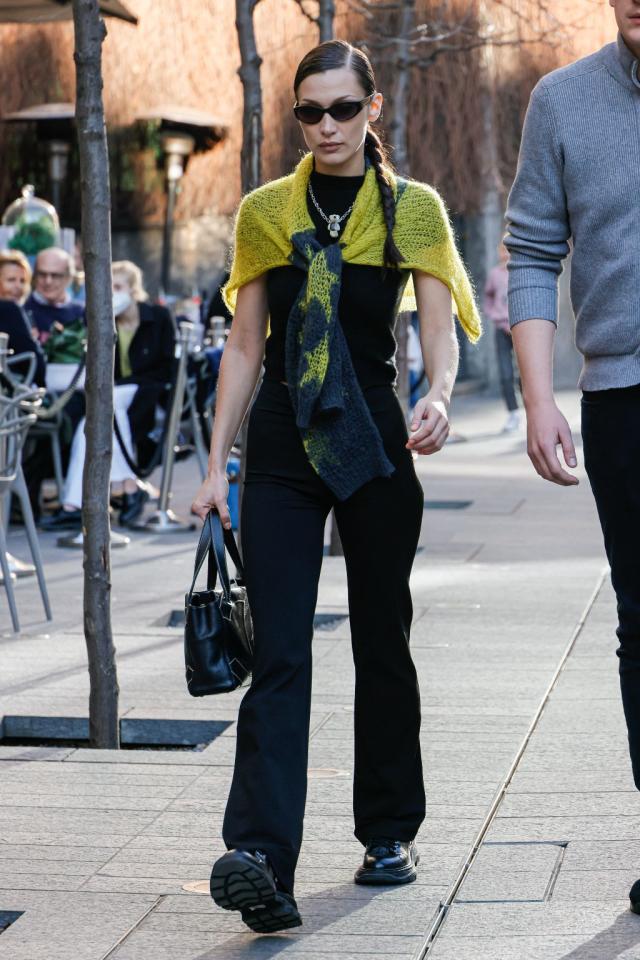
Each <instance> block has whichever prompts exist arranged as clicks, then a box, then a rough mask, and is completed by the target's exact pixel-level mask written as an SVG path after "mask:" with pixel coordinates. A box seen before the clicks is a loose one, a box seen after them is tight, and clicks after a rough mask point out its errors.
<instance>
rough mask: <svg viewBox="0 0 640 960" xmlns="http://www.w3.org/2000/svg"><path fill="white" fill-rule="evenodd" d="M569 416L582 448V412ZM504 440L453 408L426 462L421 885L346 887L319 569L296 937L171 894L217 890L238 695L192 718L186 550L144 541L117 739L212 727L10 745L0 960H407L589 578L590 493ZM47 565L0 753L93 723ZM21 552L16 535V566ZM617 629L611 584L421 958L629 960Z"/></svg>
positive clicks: (631, 813)
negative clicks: (214, 724)
mask: <svg viewBox="0 0 640 960" xmlns="http://www.w3.org/2000/svg"><path fill="white" fill-rule="evenodd" d="M562 404H563V407H564V409H565V411H566V412H567V413H568V414H569V415H570V419H571V420H572V422H573V423H574V425H576V426H577V417H578V403H577V397H576V396H575V395H573V394H567V395H565V396H564V397H563V400H562ZM503 419H504V414H503V411H502V408H501V406H500V404H499V403H498V402H496V401H492V400H486V399H483V398H477V397H468V398H461V399H460V400H459V401H457V402H456V405H455V407H454V424H455V428H456V430H457V432H459V433H460V434H462V435H464V436H466V437H467V442H462V443H457V444H451V445H448V446H447V448H446V449H445V451H443V453H441V454H440V455H438V457H434V458H428V459H424V460H421V461H419V471H420V476H421V478H422V480H423V483H424V487H425V494H426V497H427V501H428V504H429V505H430V507H437V506H438V504H440V507H442V503H441V502H442V501H448V502H449V503H448V507H449V509H439V508H438V509H427V510H425V520H424V524H423V532H422V539H421V552H420V554H419V556H418V558H417V561H416V565H415V569H414V575H413V581H412V582H413V593H414V602H415V621H414V628H413V650H414V656H415V659H416V663H417V666H418V670H419V674H420V681H421V689H422V698H423V714H424V722H423V748H424V761H425V779H426V783H427V792H428V816H427V820H426V822H425V824H424V826H423V828H422V830H421V833H420V837H419V842H420V851H421V854H422V860H421V867H420V877H419V880H418V882H417V883H415V884H412V885H410V886H408V887H404V888H396V889H389V890H384V891H382V890H379V891H375V890H374V891H370V890H367V889H366V888H360V887H356V886H354V885H353V883H352V874H353V870H354V868H355V867H356V866H357V864H358V862H359V861H360V858H361V847H360V846H359V844H358V843H357V841H355V840H354V838H353V835H352V830H353V825H352V819H351V809H350V794H351V764H352V738H351V726H352V720H353V717H352V690H353V669H352V665H351V655H350V645H349V640H348V623H347V621H346V619H341V618H342V617H345V615H346V595H345V580H344V565H343V562H342V560H341V559H339V558H333V557H327V558H326V559H325V563H324V568H323V575H322V582H321V588H320V602H319V608H318V610H319V613H325V614H332V615H334V617H335V619H333V620H332V621H330V622H329V623H328V624H325V625H324V626H325V629H318V631H317V633H316V638H315V647H314V651H315V652H314V656H315V661H314V698H313V708H312V709H313V716H312V740H311V755H310V768H311V770H310V782H309V801H308V815H307V820H306V825H305V840H304V845H303V851H302V856H301V862H300V868H299V872H298V886H297V889H296V895H297V897H298V901H299V904H300V906H301V910H302V913H303V917H304V926H303V927H302V928H301V930H300V932H292V933H290V934H285V935H274V936H269V937H255V936H253V935H251V934H250V933H248V932H246V928H244V926H243V925H242V924H241V923H240V922H238V920H237V919H236V917H235V916H234V915H229V914H226V913H224V912H222V911H218V910H217V909H216V908H215V907H214V905H213V904H212V903H211V901H210V899H209V897H208V896H207V895H206V894H204V895H203V894H202V893H197V892H196V893H194V892H188V891H187V890H186V889H185V886H187V885H189V884H190V883H194V882H196V881H206V880H207V878H208V874H209V870H210V865H211V862H212V860H213V859H214V858H215V856H216V855H218V853H219V852H220V851H221V849H222V846H221V842H220V839H219V832H220V824H221V818H222V812H223V809H224V802H225V799H226V791H227V789H228V785H229V778H230V773H231V765H232V762H233V751H234V732H235V724H234V721H235V716H236V713H237V706H238V702H239V695H238V694H232V695H229V696H228V697H220V698H205V699H203V700H193V699H191V698H189V697H188V695H187V693H186V690H185V687H184V682H183V668H182V659H181V658H182V649H181V634H180V630H177V629H175V628H169V627H167V626H165V625H164V624H165V623H166V617H167V615H168V613H169V611H170V610H171V609H173V608H180V607H181V605H182V595H183V593H184V589H185V587H186V585H187V583H188V580H189V579H190V572H191V566H192V558H193V550H194V543H195V534H191V535H179V536H178V535H176V536H173V537H160V536H157V537H155V538H154V537H153V535H140V536H137V537H136V538H135V540H134V541H133V543H132V544H131V546H130V547H129V548H128V549H126V550H121V551H117V552H114V553H113V610H114V629H115V632H116V644H117V648H118V654H119V670H120V685H121V712H122V716H123V718H124V720H125V721H126V722H129V723H130V727H129V728H128V729H130V730H131V731H134V730H136V729H137V730H138V731H139V730H140V729H147V728H148V725H147V728H144V727H141V725H140V724H139V723H138V726H137V727H136V726H135V724H132V723H131V722H132V721H144V720H146V721H153V720H156V721H165V720H180V721H186V720H191V721H207V722H211V721H218V722H220V727H224V729H222V732H221V733H220V735H219V736H217V737H216V739H214V740H213V741H212V742H211V743H210V744H209V745H208V746H206V747H205V748H204V749H201V750H196V751H189V750H141V749H136V750H133V749H126V750H122V751H119V752H115V751H113V752H112V751H92V750H89V749H84V748H76V747H74V746H67V747H50V746H49V747H33V746H2V745H0V760H1V762H0V805H1V806H2V811H1V813H0V928H1V927H2V918H3V911H7V912H9V913H13V914H14V915H15V914H17V913H19V914H21V916H20V917H19V919H17V920H16V921H15V922H13V923H11V925H10V926H8V927H7V929H6V930H5V932H4V933H1V934H0V960H5V958H6V960H58V958H59V960H106V958H107V957H109V958H111V957H113V958H114V960H151V958H153V960H196V958H197V960H238V958H242V960H245V958H251V960H268V958H272V957H279V956H280V955H282V956H283V957H286V958H287V960H329V958H332V960H349V958H354V960H355V958H358V960H360V958H362V957H364V956H375V957H376V958H380V960H405V958H406V960H415V958H417V957H418V955H419V954H420V952H421V949H422V946H423V943H424V939H425V936H426V934H427V932H428V930H429V928H430V927H431V924H432V922H433V920H434V918H435V917H436V916H437V915H438V912H439V909H440V903H441V901H442V900H443V899H444V898H445V897H446V895H447V892H448V890H449V888H450V887H451V884H452V882H453V880H454V879H455V877H456V876H457V875H458V873H459V869H460V866H461V864H462V863H463V862H464V861H465V860H466V858H467V857H468V854H469V852H470V849H471V848H472V845H473V843H474V840H475V839H476V837H477V835H478V832H479V830H480V829H481V827H482V826H483V823H484V821H485V818H486V815H487V812H488V810H489V809H490V807H491V805H492V802H493V800H494V797H495V795H496V792H497V791H498V790H499V788H500V787H501V786H502V784H503V782H504V778H505V776H506V775H507V772H508V771H509V769H510V767H511V765H512V762H513V760H514V758H515V757H516V755H517V753H518V751H519V748H520V745H521V743H522V740H523V737H524V736H525V734H526V733H527V731H528V730H529V728H530V725H531V721H532V718H533V717H534V715H535V713H536V711H537V709H538V706H539V704H540V701H541V698H542V697H543V695H544V693H545V691H546V690H547V687H548V685H549V683H550V680H551V678H552V676H553V674H554V671H555V670H556V667H557V665H558V663H559V662H560V660H561V658H562V656H563V653H564V651H565V649H566V647H567V644H568V643H569V640H570V638H571V637H572V635H573V634H574V632H575V630H576V625H577V624H578V623H579V621H580V619H581V617H582V616H583V614H584V613H585V610H586V609H587V606H588V604H589V600H590V598H591V597H592V594H593V592H594V588H595V587H596V584H597V583H598V581H599V578H600V575H601V571H602V569H603V566H604V561H603V556H602V548H601V541H600V533H599V530H598V527H597V521H596V516H595V508H594V506H593V503H592V500H591V497H590V493H589V490H588V486H587V484H586V481H585V480H584V477H583V474H582V472H581V477H582V483H581V486H580V487H579V488H578V489H572V490H564V489H559V488H558V489H556V488H554V487H552V486H551V485H549V484H545V483H543V482H542V481H541V480H539V479H538V478H537V477H536V476H535V474H534V473H533V471H532V470H531V468H530V466H529V464H528V461H527V459H526V456H525V454H524V438H523V436H522V435H517V436H514V435H509V436H504V435H500V434H499V432H498V431H499V429H500V426H501V424H502V421H503ZM196 474H197V468H196V467H195V465H194V464H193V463H192V462H191V461H188V462H187V463H182V464H179V465H178V469H177V480H178V490H177V494H176V507H177V509H178V511H180V510H182V512H183V513H184V512H185V511H186V506H187V504H188V502H189V497H190V494H191V493H192V492H193V489H194V487H195V486H197V476H196ZM451 501H471V503H470V504H469V505H468V506H466V507H463V508H460V509H451V507H452V506H453V504H452V503H451ZM458 505H459V504H458ZM445 506H447V504H445ZM383 519H388V520H392V518H383ZM43 542H44V544H45V555H46V558H47V571H48V577H47V579H48V583H49V585H50V589H51V592H52V600H53V604H54V612H55V615H56V619H55V621H54V623H53V624H52V625H45V624H44V623H43V621H42V619H41V617H42V613H41V608H40V606H39V600H38V597H37V591H36V589H35V585H34V584H33V583H32V582H30V581H22V582H20V583H19V585H18V589H17V594H18V605H19V611H20V614H21V616H22V618H23V620H24V624H25V630H24V633H23V635H22V636H20V637H13V636H12V635H11V634H10V633H9V628H8V614H7V611H6V608H5V605H4V599H1V600H0V603H2V604H3V606H2V608H0V631H1V635H0V644H1V646H0V716H4V718H5V722H4V732H5V736H7V735H8V734H10V732H11V731H13V730H15V729H18V730H22V731H24V729H25V725H26V724H27V723H30V724H31V725H32V726H33V725H34V724H35V723H36V721H26V720H25V719H24V718H25V717H66V718H69V721H68V726H69V729H70V730H71V731H73V730H74V719H81V718H83V717H85V716H86V709H87V707H86V701H87V690H88V681H87V672H86V657H85V650H84V639H83V636H82V615H81V594H82V586H81V579H80V574H81V556H80V554H79V553H76V552H71V551H69V552H67V551H62V550H58V549H57V548H56V547H55V538H54V537H52V536H50V535H49V536H43ZM21 545H22V537H21V535H20V534H19V533H18V532H16V533H15V534H12V536H11V547H10V548H11V549H12V550H13V552H15V553H17V554H19V555H22V554H21ZM371 602H375V597H372V598H371ZM614 624H615V610H614V602H613V597H612V594H611V589H610V587H609V585H608V583H605V585H604V586H603V587H602V589H601V591H600V593H599V594H598V597H597V599H596V601H595V603H594V604H593V605H592V606H591V608H590V609H589V610H588V615H587V617H586V622H585V625H584V629H583V630H582V631H581V633H580V635H579V636H578V639H577V642H576V645H575V648H574V650H573V652H572V653H571V655H570V657H569V659H568V661H567V664H566V666H565V668H564V670H563V671H562V673H561V675H560V678H559V682H558V684H557V686H556V688H555V690H554V691H553V694H552V696H551V699H550V701H549V703H548V704H547V706H546V707H545V709H544V711H543V713H542V716H541V720H540V723H539V724H538V725H537V727H536V729H535V730H534V732H533V735H532V738H531V740H530V742H529V744H528V746H527V748H526V750H525V751H524V755H523V757H522V760H521V762H520V764H519V766H518V769H517V771H516V773H515V776H514V778H513V781H512V783H511V784H510V785H509V787H508V790H507V792H506V797H505V798H504V800H503V801H502V803H501V804H500V806H499V808H498V813H497V817H496V818H495V820H494V822H493V823H492V825H491V827H490V829H489V832H488V834H487V836H486V838H485V843H484V845H483V847H482V849H481V850H480V853H479V855H478V858H477V859H476V861H475V862H474V864H473V865H472V866H471V869H470V870H469V872H468V875H467V876H466V878H465V880H464V882H463V884H462V886H461V888H460V890H459V891H458V894H457V898H456V900H455V902H454V903H453V906H452V907H451V909H450V911H449V913H448V915H447V917H446V919H445V921H444V923H443V925H442V927H441V929H440V934H439V936H438V938H437V939H436V940H435V942H434V944H433V947H432V949H431V950H430V952H429V954H428V956H429V957H431V956H433V957H434V958H436V960H454V958H455V960H467V957H471V956H473V957H474V960H515V958H518V960H521V958H526V960H556V958H557V960H560V958H563V960H567V958H571V960H610V958H611V960H613V958H621V960H640V918H638V917H634V916H633V915H631V914H630V913H628V911H627V902H626V892H627V888H628V886H629V884H630V882H631V881H632V880H633V879H635V878H636V870H637V875H640V818H639V814H640V804H639V802H638V799H637V796H636V793H635V792H634V790H633V784H632V782H631V776H630V773H629V769H628V760H627V755H626V743H625V732H624V726H623V722H622V714H621V707H620V705H619V695H618V690H617V673H616V670H617V665H616V660H615V656H614V649H615V637H614V633H613V627H614ZM45 631H46V632H45ZM225 723H226V724H228V725H226V726H225ZM160 729H163V726H162V725H161V727H160ZM75 735H77V732H76V734H75Z"/></svg>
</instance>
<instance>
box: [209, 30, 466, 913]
mask: <svg viewBox="0 0 640 960" xmlns="http://www.w3.org/2000/svg"><path fill="white" fill-rule="evenodd" d="M293 87H294V93H295V97H296V103H295V106H294V113H295V116H296V118H297V120H298V122H299V124H300V128H301V130H302V134H303V137H304V139H305V142H306V144H307V147H308V148H309V153H307V155H306V156H305V157H304V158H303V159H302V160H301V162H300V163H299V165H298V166H297V168H296V169H295V171H294V172H293V173H292V174H290V175H289V176H286V177H283V178H282V179H280V180H276V181H274V182H273V183H267V184H265V186H263V187H260V188H259V189H257V190H255V191H254V192H253V193H250V194H249V195H248V196H247V197H245V198H244V200H243V202H242V204H241V207H240V211H239V214H238V219H237V224H236V239H235V253H234V261H233V266H232V270H231V276H230V279H229V282H228V284H227V286H226V290H225V296H226V301H227V303H228V305H229V307H230V308H231V309H232V310H233V311H234V319H233V323H232V326H231V332H230V335H229V339H228V341H227V346H226V348H225V351H224V355H223V359H222V365H221V371H220V381H219V385H218V399H217V407H216V416H215V420H214V428H213V436H212V440H211V453H210V458H209V473H208V476H207V477H206V479H205V481H204V483H203V484H202V486H201V488H200V490H199V491H198V493H197V495H196V497H195V500H194V503H193V508H194V510H195V511H196V512H197V513H198V514H199V515H200V516H201V517H203V518H204V517H205V516H206V515H207V513H208V511H209V510H210V509H214V510H216V511H217V512H218V513H219V515H220V518H221V520H222V523H223V525H224V526H225V527H227V528H228V527H230V519H229V510H228V505H227V497H228V482H227V479H226V471H225V467H226V461H227V457H228V454H229V450H230V448H231V445H232V444H233V442H234V440H235V437H236V434H237V431H238V429H239V427H240V424H241V423H242V420H243V418H244V415H245V412H246V410H247V407H248V405H249V402H250V400H251V397H252V395H253V391H254V388H255V385H256V382H257V380H258V377H259V375H260V370H261V367H262V365H263V361H264V367H265V375H264V380H263V383H262V386H261V388H260V391H259V393H258V397H257V399H256V402H255V404H254V406H253V408H252V411H251V416H250V419H249V433H248V442H247V466H246V480H245V489H244V497H243V505H242V524H241V529H242V545H243V552H244V564H245V573H246V583H247V590H248V596H249V603H250V606H251V611H252V616H253V622H254V630H255V662H254V667H253V678H252V683H251V686H250V688H249V690H248V692H247V693H246V695H245V697H244V699H243V701H242V705H241V708H240V716H239V719H238V730H237V751H236V763H235V770H234V775H233V782H232V786H231V792H230V795H229V800H228V804H227V809H226V813H225V818H224V826H223V838H224V841H225V844H226V846H227V848H228V852H227V853H225V854H224V855H223V856H222V857H221V858H220V859H219V860H218V861H217V862H216V863H215V864H214V866H213V871H212V874H211V894H212V896H213V899H214V900H215V902H216V903H217V904H218V905H219V906H221V907H223V908H224V909H227V910H238V911H240V913H241V916H242V919H243V920H244V922H245V923H246V924H247V925H248V926H249V927H250V928H251V929H252V930H255V931H258V932H272V931H275V930H281V929H285V928H288V927H295V926H298V925H299V924H300V923H301V919H300V914H299V912H298V908H297V905H296V902H295V899H294V896H293V892H294V874H295V868H296V862H297V859H298V853H299V850H300V843H301V840H302V825H303V816H304V806H305V795H306V775H307V755H308V735H309V709H310V694H311V640H312V635H313V618H314V611H315V605H316V598H317V591H318V579H319V575H320V567H321V564H322V554H323V537H324V527H325V521H326V518H327V515H328V513H329V511H330V510H331V509H332V508H333V509H334V512H335V517H336V520H337V524H338V528H339V531H340V536H341V539H342V544H343V548H344V555H345V562H346V569H347V585H348V596H349V618H350V630H351V640H352V646H353V655H354V661H355V668H356V689H355V710H354V720H355V770H354V781H353V807H354V817H355V834H356V837H357V838H358V839H359V840H360V841H361V842H362V844H363V846H364V847H365V854H364V862H363V863H362V865H361V866H360V867H359V868H358V870H357V871H356V874H355V882H356V883H360V884H398V883H409V882H411V881H412V880H415V878H416V866H417V863H418V852H417V848H416V844H415V837H416V834H417V832H418V828H419V826H420V824H421V822H422V820H423V818H424V813H425V793H424V784H423V776H422V763H421V758H420V739H419V733H420V696H419V691H418V682H417V676H416V669H415V666H414V663H413V660H412V658H411V653H410V650H409V633H410V628H411V618H412V603H411V591H410V588H409V575H410V573H411V567H412V564H413V560H414V557H415V553H416V548H417V544H418V538H419V535H420V525H421V520H422V513H423V499H424V498H423V492H422V487H421V485H420V482H419V480H418V478H417V476H416V472H415V468H414V461H413V454H426V455H428V454H433V453H436V452H437V451H438V450H440V449H441V447H442V446H443V444H444V442H445V440H446V438H447V434H448V432H449V424H448V417H447V409H448V405H449V399H450V396H451V390H452V387H453V382H454V380H455V375H456V371H457V363H458V348H457V340H456V336H455V330H454V324H453V318H452V299H453V300H455V303H456V312H457V314H458V316H459V318H460V321H461V323H462V325H463V327H464V328H465V330H466V331H467V333H468V335H469V336H470V338H471V339H476V338H477V337H478V336H479V333H480V322H479V317H478V313H477V310H476V307H475V304H474V300H473V295H472V290H471V286H470V283H469V280H468V278H467V274H466V272H465V270H464V267H463V265H462V263H461V261H460V258H459V256H458V253H457V251H456V248H455V244H454V241H453V236H452V232H451V228H450V224H449V220H448V217H447V213H446V210H445V208H444V204H443V203H442V200H441V199H440V197H439V196H438V194H437V193H436V192H435V191H434V190H433V189H431V188H430V187H427V186H425V185H424V184H420V183H415V182H411V181H408V180H404V179H402V178H400V177H398V176H396V175H395V173H394V172H393V170H392V169H391V167H390V165H389V161H388V159H387V157H386V155H385V152H384V149H383V147H382V144H381V142H380V139H379V138H378V136H377V135H376V134H375V133H374V131H373V129H372V128H371V126H370V124H371V123H373V122H374V121H376V120H377V119H378V118H379V116H380V112H381V109H382V99H383V98H382V94H381V93H379V92H378V90H377V88H376V84H375V79H374V75H373V71H372V68H371V64H370V62H369V60H368V58H367V57H366V56H365V55H364V54H363V53H362V51H360V50H358V49H356V48H354V47H352V46H351V45H350V44H348V43H344V42H343V41H330V42H328V43H324V44H321V45H320V46H318V47H316V48H314V49H313V50H311V51H310V52H309V53H308V54H307V55H306V56H305V57H304V59H303V60H302V62H301V63H300V65H299V67H298V71H297V74H296V77H295V80H294V84H293ZM409 279H411V281H412V283H413V287H414V288H415V294H416V298H417V305H418V312H419V316H420V336H421V342H422V351H423V356H424V363H425V367H426V370H427V374H428V379H429V385H430V386H429V392H428V393H427V394H426V396H425V397H422V398H421V399H420V400H419V401H418V403H417V404H416V406H415V408H414V410H413V414H412V422H411V434H410V436H408V435H407V429H406V424H405V420H404V415H403V411H402V409H401V407H400V405H399V402H398V397H397V394H396V391H395V389H394V384H395V381H396V376H397V369H396V366H395V359H394V358H395V351H396V342H395V339H394V334H393V329H394V324H395V318H396V313H397V309H398V304H399V302H400V300H401V298H402V293H403V289H404V287H405V284H406V283H407V281H408V280H409ZM318 859H319V860H320V861H321V860H322V857H321V856H320V857H318ZM319 867H320V868H322V863H321V862H320V864H319Z"/></svg>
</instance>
